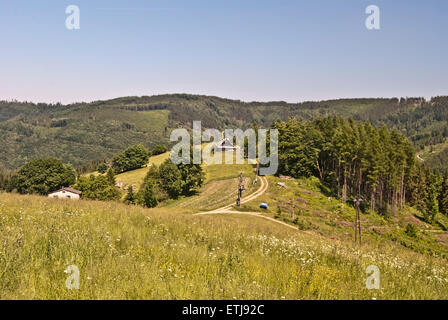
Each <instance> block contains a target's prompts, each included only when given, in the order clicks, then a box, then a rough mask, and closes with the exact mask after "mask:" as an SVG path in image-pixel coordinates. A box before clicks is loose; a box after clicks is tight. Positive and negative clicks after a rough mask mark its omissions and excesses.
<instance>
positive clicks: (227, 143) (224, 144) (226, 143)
mask: <svg viewBox="0 0 448 320" xmlns="http://www.w3.org/2000/svg"><path fill="white" fill-rule="evenodd" d="M217 144H218V146H220V147H233V144H232V143H231V142H230V140H229V138H225V139H223V140H221V141H219V142H218V143H217Z"/></svg>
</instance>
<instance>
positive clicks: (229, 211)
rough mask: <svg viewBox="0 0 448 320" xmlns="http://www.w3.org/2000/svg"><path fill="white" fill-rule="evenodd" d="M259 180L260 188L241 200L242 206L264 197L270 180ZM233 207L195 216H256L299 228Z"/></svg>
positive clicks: (231, 205) (230, 205) (261, 178)
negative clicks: (236, 209)
mask: <svg viewBox="0 0 448 320" xmlns="http://www.w3.org/2000/svg"><path fill="white" fill-rule="evenodd" d="M259 178H260V188H259V189H258V190H257V191H255V192H254V193H252V194H250V195H249V196H247V197H243V198H242V199H241V204H243V203H247V202H249V201H252V200H254V199H256V198H258V197H259V196H261V195H263V194H264V193H265V192H266V190H267V189H268V187H269V183H268V180H267V179H266V178H265V177H259ZM233 206H234V205H233V204H229V205H227V206H225V207H222V208H218V209H215V210H211V211H206V212H199V213H195V214H194V215H198V216H199V215H212V214H239V215H248V216H255V217H259V218H262V219H265V220H269V221H272V222H275V223H279V224H281V225H284V226H286V227H288V228H291V229H294V230H297V227H295V226H292V225H290V224H287V223H286V222H283V221H279V220H276V219H274V218H271V217H267V216H265V215H263V214H262V213H260V212H247V211H235V210H233Z"/></svg>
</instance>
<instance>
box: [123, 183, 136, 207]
mask: <svg viewBox="0 0 448 320" xmlns="http://www.w3.org/2000/svg"><path fill="white" fill-rule="evenodd" d="M124 202H125V203H127V204H135V194H134V188H132V186H130V187H129V189H128V193H127V194H126V197H125V198H124Z"/></svg>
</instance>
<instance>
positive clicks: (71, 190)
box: [50, 187, 82, 194]
mask: <svg viewBox="0 0 448 320" xmlns="http://www.w3.org/2000/svg"><path fill="white" fill-rule="evenodd" d="M59 191H67V192H71V193H74V194H81V193H82V192H81V191H79V190H76V189H73V188H68V187H63V188H61V189H59V190H56V191H53V192H50V194H52V193H56V192H59Z"/></svg>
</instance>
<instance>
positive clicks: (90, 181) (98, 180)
mask: <svg viewBox="0 0 448 320" xmlns="http://www.w3.org/2000/svg"><path fill="white" fill-rule="evenodd" d="M75 188H76V189H78V190H80V191H82V197H83V198H87V199H92V200H103V201H107V200H119V199H120V196H121V195H120V191H118V189H117V188H116V187H115V186H114V185H113V184H111V181H110V180H109V179H108V177H107V176H106V175H101V176H96V177H95V176H94V175H90V176H89V177H88V178H86V177H81V178H79V180H78V183H77V184H76V185H75Z"/></svg>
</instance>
